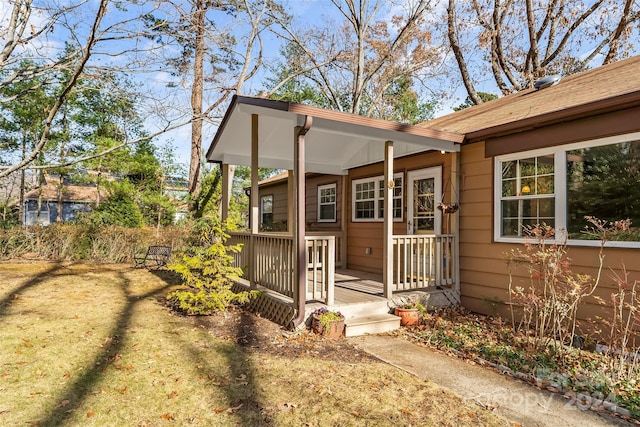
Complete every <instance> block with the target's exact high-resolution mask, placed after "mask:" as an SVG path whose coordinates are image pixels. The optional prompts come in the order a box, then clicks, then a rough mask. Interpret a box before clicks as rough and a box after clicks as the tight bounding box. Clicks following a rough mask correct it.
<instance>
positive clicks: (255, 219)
mask: <svg viewBox="0 0 640 427" xmlns="http://www.w3.org/2000/svg"><path fill="white" fill-rule="evenodd" d="M258 165H259V162H258V115H257V114H252V115H251V219H250V221H251V255H250V256H251V258H250V259H251V261H250V265H251V268H250V273H249V287H250V288H251V289H255V288H256V287H257V284H256V279H257V277H256V265H257V263H258V251H257V249H256V243H257V239H256V235H257V234H258V230H259V229H260V228H259V227H260V197H259V196H260V195H259V194H258V167H259V166H258Z"/></svg>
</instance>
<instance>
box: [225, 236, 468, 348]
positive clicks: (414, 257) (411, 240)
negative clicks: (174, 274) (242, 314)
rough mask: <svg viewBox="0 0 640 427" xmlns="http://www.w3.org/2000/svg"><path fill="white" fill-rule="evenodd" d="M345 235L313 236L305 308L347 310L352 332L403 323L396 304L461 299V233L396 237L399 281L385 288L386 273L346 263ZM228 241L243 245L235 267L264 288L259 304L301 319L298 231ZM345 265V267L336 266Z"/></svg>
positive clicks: (285, 318) (276, 314)
mask: <svg viewBox="0 0 640 427" xmlns="http://www.w3.org/2000/svg"><path fill="white" fill-rule="evenodd" d="M341 239H342V235H341V234H340V233H337V234H336V235H324V236H320V235H314V236H306V237H305V242H306V251H307V256H306V261H307V268H306V272H305V278H306V286H305V292H306V293H305V295H304V297H303V298H304V301H305V313H304V317H303V318H304V322H305V323H306V322H307V320H308V318H309V316H310V315H311V313H312V312H313V311H314V310H316V309H317V308H319V307H321V306H327V307H329V308H330V309H332V310H337V311H340V312H341V313H342V314H344V315H345V318H346V319H345V324H346V331H345V334H346V335H347V336H354V335H361V334H363V333H378V332H385V331H388V330H391V329H395V328H397V326H398V325H399V318H397V317H395V316H393V315H391V314H389V313H390V311H391V310H392V309H393V308H394V307H395V306H397V305H401V304H403V303H405V302H408V301H419V302H421V303H422V304H423V305H425V306H426V307H427V308H433V307H442V306H449V305H456V304H458V303H459V300H458V293H457V287H456V283H457V280H456V277H455V274H456V271H457V266H456V262H457V261H456V260H457V257H456V256H455V248H456V237H455V235H439V236H434V235H424V236H419V235H397V236H393V239H392V241H393V280H392V281H391V289H388V287H385V284H384V279H383V274H382V273H372V272H365V271H359V270H353V269H348V268H346V262H345V260H344V259H343V258H342V252H340V251H337V250H336V246H337V247H340V246H342V245H341V241H340V240H341ZM228 243H229V244H240V245H242V247H243V249H242V251H240V252H238V253H235V254H234V255H233V256H234V265H235V266H236V267H240V268H242V269H243V272H244V275H243V277H242V280H241V281H240V282H239V283H238V284H237V285H238V286H239V287H241V288H244V289H258V290H262V291H264V295H263V297H262V298H261V300H260V301H256V302H254V307H253V309H255V310H257V311H259V312H261V313H262V314H263V315H264V316H265V317H268V318H270V319H272V320H274V321H276V322H278V323H280V324H283V325H285V326H291V327H294V326H295V325H289V324H288V322H290V320H291V319H293V318H294V317H296V314H297V313H296V312H295V309H296V308H297V307H296V305H295V300H296V298H297V295H296V292H297V290H298V289H299V287H298V286H297V284H296V278H297V275H296V273H295V266H296V265H295V264H296V263H295V257H294V246H295V245H294V240H293V236H291V235H287V234H278V233H270V234H267V233H260V234H251V233H248V232H247V233H231V238H230V239H229V241H228ZM336 266H338V268H336Z"/></svg>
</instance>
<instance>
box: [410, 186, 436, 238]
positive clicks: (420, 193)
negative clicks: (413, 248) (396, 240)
mask: <svg viewBox="0 0 640 427" xmlns="http://www.w3.org/2000/svg"><path fill="white" fill-rule="evenodd" d="M434 222H435V179H434V178H425V179H416V180H414V181H413V232H414V233H420V232H423V233H424V232H433V230H434Z"/></svg>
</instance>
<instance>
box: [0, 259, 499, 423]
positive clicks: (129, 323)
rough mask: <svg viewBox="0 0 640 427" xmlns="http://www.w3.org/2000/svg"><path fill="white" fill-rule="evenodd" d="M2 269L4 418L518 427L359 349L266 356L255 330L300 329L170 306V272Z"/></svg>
mask: <svg viewBox="0 0 640 427" xmlns="http://www.w3.org/2000/svg"><path fill="white" fill-rule="evenodd" d="M0 277H1V279H2V280H0V424H1V425H40V426H42V425H51V426H53V425H83V426H92V425H96V426H105V425H116V426H119V425H123V426H150V425H153V426H157V425H176V426H177V425H194V426H211V425H216V426H226V425H229V426H236V425H242V426H244V425H251V426H268V425H275V426H280V425H309V426H315V425H322V426H331V425H376V426H385V425H397V424H399V425H445V426H465V425H467V426H477V425H496V426H497V425H505V426H506V425H509V423H508V422H506V421H504V420H502V419H500V418H498V417H496V416H494V415H493V414H491V413H490V412H487V411H484V410H482V409H481V408H479V407H477V406H475V405H468V404H466V403H464V402H462V401H461V399H459V398H458V397H456V396H454V395H452V394H451V393H449V392H446V391H444V390H443V389H440V388H438V387H437V386H435V385H433V384H430V383H429V382H425V381H422V380H420V379H419V378H416V377H414V376H411V375H409V374H407V373H405V372H403V371H400V370H398V369H396V368H394V367H391V366H389V365H386V364H384V363H381V362H379V361H377V360H375V359H372V358H370V357H365V355H359V354H357V353H355V350H354V353H353V357H352V359H351V360H350V361H341V360H336V359H332V358H331V357H329V356H331V354H327V352H325V353H324V354H323V352H322V351H321V350H320V349H319V348H318V346H322V345H323V343H322V341H319V342H317V343H314V342H305V341H304V340H302V341H301V342H299V343H296V345H297V347H295V349H296V350H295V352H291V354H288V353H287V352H286V351H280V352H269V351H261V350H263V349H260V348H258V347H259V345H258V344H254V343H252V342H251V340H248V338H247V337H248V336H251V334H250V333H249V332H250V331H249V330H248V329H251V328H257V327H262V328H268V331H270V332H269V333H270V334H272V340H273V341H274V342H275V343H276V344H277V345H278V346H280V347H282V348H283V349H287V348H290V349H293V348H294V347H293V343H291V345H289V343H288V342H287V340H296V339H298V340H299V339H300V337H299V336H296V335H292V336H291V337H290V338H287V334H285V333H284V331H282V330H280V329H279V328H278V327H277V326H276V325H273V324H271V323H270V322H267V321H265V320H264V319H256V318H255V317H251V316H253V315H246V314H240V315H238V314H237V313H236V314H235V316H236V318H237V319H240V321H242V322H240V323H242V324H238V327H237V332H236V333H235V334H231V333H230V332H229V330H228V328H227V329H225V330H224V334H216V333H214V332H216V331H215V322H206V325H208V326H206V325H205V323H202V322H200V321H198V320H197V319H195V318H184V317H180V316H176V315H174V314H171V313H170V312H169V311H168V309H167V308H166V306H165V305H164V298H165V296H166V294H167V293H168V292H169V290H170V289H171V287H172V280H171V279H170V277H171V276H170V275H169V274H168V273H167V272H161V273H157V274H154V273H151V272H148V271H146V270H135V269H132V268H131V267H130V266H121V265H89V264H70V263H33V264H30V263H3V264H0ZM220 319H221V320H224V319H225V316H221V317H220ZM245 320H246V321H245ZM257 320H260V321H259V322H258V321H257ZM211 325H213V328H214V329H213V330H210V328H211V327H212V326H211ZM260 325H262V326H260ZM265 325H266V326H265ZM254 332H255V331H254ZM263 335H264V334H263ZM340 346H342V347H345V346H346V344H345V341H344V340H342V341H341V343H340ZM337 348H338V347H337V346H334V347H328V348H327V349H328V352H329V353H331V351H332V350H331V349H337ZM335 351H338V350H335ZM341 351H344V348H343V349H342V350H341ZM320 356H322V357H320Z"/></svg>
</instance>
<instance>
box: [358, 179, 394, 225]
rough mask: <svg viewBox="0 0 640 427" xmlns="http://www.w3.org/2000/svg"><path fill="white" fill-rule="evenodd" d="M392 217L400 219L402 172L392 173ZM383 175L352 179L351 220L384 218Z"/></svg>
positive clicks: (379, 219) (378, 219)
mask: <svg viewBox="0 0 640 427" xmlns="http://www.w3.org/2000/svg"><path fill="white" fill-rule="evenodd" d="M393 181H394V187H393V201H392V204H393V219H394V221H402V211H403V205H402V187H403V182H402V173H399V174H394V179H393ZM384 189H385V185H384V177H383V176H376V177H373V178H364V179H357V180H353V181H352V193H353V197H352V212H353V214H352V220H353V221H381V220H383V219H384Z"/></svg>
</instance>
